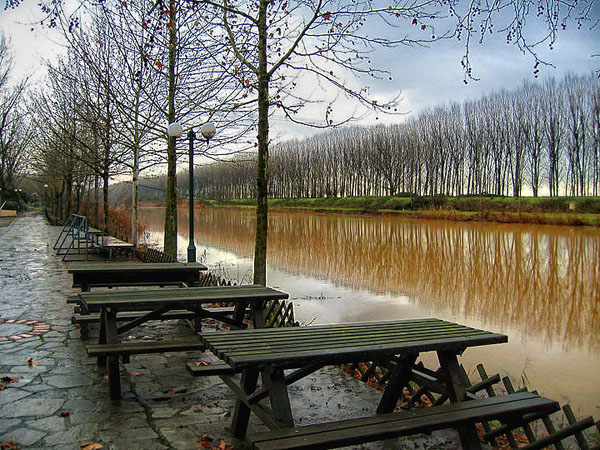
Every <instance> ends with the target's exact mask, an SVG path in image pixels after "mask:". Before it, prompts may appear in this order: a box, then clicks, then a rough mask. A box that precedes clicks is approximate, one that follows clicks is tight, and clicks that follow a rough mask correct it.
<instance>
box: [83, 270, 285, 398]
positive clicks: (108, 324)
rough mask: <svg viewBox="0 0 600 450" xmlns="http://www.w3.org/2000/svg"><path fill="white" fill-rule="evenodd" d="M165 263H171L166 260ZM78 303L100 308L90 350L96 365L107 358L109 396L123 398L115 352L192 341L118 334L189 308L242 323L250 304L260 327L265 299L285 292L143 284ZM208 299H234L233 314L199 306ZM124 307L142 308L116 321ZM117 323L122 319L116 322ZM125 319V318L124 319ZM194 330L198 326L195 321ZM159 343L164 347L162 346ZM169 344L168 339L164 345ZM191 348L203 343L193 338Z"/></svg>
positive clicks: (87, 294) (198, 317)
mask: <svg viewBox="0 0 600 450" xmlns="http://www.w3.org/2000/svg"><path fill="white" fill-rule="evenodd" d="M167 265H169V264H167ZM79 298H80V307H81V310H82V312H84V313H85V314H92V313H100V335H99V339H98V345H96V346H88V354H90V355H95V356H97V357H98V364H99V365H101V366H104V365H106V363H107V362H108V372H109V384H110V393H111V398H112V399H118V398H120V397H121V387H120V381H119V367H118V356H119V355H127V356H128V355H130V354H134V353H150V352H155V351H175V350H176V349H177V348H178V347H179V348H181V349H182V350H187V349H192V348H193V347H194V345H193V342H192V343H191V344H190V343H189V342H187V343H182V342H176V343H174V344H172V345H171V346H170V347H168V348H167V347H164V345H165V344H164V343H162V344H160V345H158V344H157V343H152V342H151V343H143V345H138V344H133V345H129V344H120V343H119V335H120V334H122V333H125V332H126V331H129V330H131V329H133V328H135V327H137V326H140V325H142V324H143V323H145V322H147V321H149V320H162V319H163V318H167V317H165V315H166V314H167V313H168V312H169V311H172V310H187V311H191V312H193V313H194V314H195V320H196V323H197V324H199V323H200V321H201V320H202V319H203V318H212V319H216V320H218V321H221V322H223V323H226V324H228V325H230V326H232V327H235V328H245V327H246V325H245V324H244V316H245V313H246V309H247V307H248V305H250V306H251V309H252V319H253V324H254V326H264V317H263V311H262V306H263V302H265V301H267V300H283V299H286V298H288V294H286V293H285V292H281V291H278V290H276V289H272V288H269V287H265V286H261V285H238V286H211V287H192V288H180V289H145V290H135V291H118V292H117V291H115V292H94V293H92V292H81V293H80V294H79ZM212 303H234V309H233V313H229V314H228V315H225V314H221V313H219V312H218V311H215V310H214V309H210V308H205V307H204V306H203V305H205V304H212ZM120 311H121V312H122V311H146V312H144V313H142V314H141V315H140V316H137V317H135V318H133V319H131V320H123V317H121V318H120V319H119V320H118V318H117V314H118V313H119V312H120ZM118 322H121V323H119V324H118ZM123 322H124V323H123ZM197 331H200V326H199V325H198V327H197ZM161 345H163V347H161ZM167 345H168V344H167ZM195 348H204V344H203V343H202V342H201V341H199V340H198V339H196V345H195Z"/></svg>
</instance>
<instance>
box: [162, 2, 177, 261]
mask: <svg viewBox="0 0 600 450" xmlns="http://www.w3.org/2000/svg"><path fill="white" fill-rule="evenodd" d="M175 7H176V4H175V0H170V1H169V24H170V27H169V67H168V70H169V98H168V101H169V110H168V112H167V121H168V123H172V122H174V121H175V53H176V51H177V30H176V26H175V23H176V16H175ZM175 144H176V142H175V138H174V137H169V139H168V144H167V198H166V211H165V238H164V252H165V253H166V254H167V255H169V256H172V257H173V258H177V149H176V145H175Z"/></svg>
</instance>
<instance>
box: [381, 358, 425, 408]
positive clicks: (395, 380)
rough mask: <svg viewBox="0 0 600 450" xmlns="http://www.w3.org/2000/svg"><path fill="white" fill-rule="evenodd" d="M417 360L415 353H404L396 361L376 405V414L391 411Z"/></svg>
mask: <svg viewBox="0 0 600 450" xmlns="http://www.w3.org/2000/svg"><path fill="white" fill-rule="evenodd" d="M416 360H417V355H404V356H402V357H401V358H400V360H399V361H398V366H397V368H396V370H395V371H394V373H393V375H392V376H391V377H390V381H389V383H388V385H387V387H386V388H385V391H383V395H382V396H381V400H380V402H379V406H377V414H384V413H390V412H393V411H394V409H395V408H396V404H397V403H398V399H399V398H400V396H401V395H402V390H403V389H404V386H406V385H407V384H408V382H409V381H410V376H411V374H412V368H413V365H414V364H415V361H416Z"/></svg>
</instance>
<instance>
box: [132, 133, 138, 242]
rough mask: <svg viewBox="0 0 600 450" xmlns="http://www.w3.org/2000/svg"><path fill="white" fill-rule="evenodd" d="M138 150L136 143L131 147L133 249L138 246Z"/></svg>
mask: <svg viewBox="0 0 600 450" xmlns="http://www.w3.org/2000/svg"><path fill="white" fill-rule="evenodd" d="M139 170H140V168H139V148H138V145H137V142H136V143H135V144H134V147H133V173H132V177H131V178H132V180H131V189H132V191H131V203H132V213H131V243H132V244H133V248H134V249H135V248H137V244H138V177H139Z"/></svg>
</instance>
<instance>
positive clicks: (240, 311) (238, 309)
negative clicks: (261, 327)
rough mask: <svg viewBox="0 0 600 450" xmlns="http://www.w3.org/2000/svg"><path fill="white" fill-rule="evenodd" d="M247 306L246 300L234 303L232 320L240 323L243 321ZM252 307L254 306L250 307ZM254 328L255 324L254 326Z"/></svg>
mask: <svg viewBox="0 0 600 450" xmlns="http://www.w3.org/2000/svg"><path fill="white" fill-rule="evenodd" d="M247 307H248V303H247V302H238V303H236V305H235V307H234V309H233V320H235V321H236V322H239V323H240V324H241V323H243V322H244V314H246V308H247ZM252 308H253V309H254V306H253V307H252ZM254 328H256V326H255V327H254Z"/></svg>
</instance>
